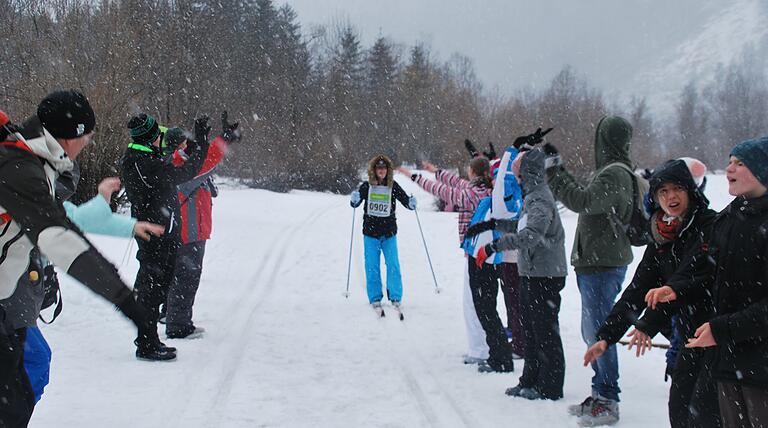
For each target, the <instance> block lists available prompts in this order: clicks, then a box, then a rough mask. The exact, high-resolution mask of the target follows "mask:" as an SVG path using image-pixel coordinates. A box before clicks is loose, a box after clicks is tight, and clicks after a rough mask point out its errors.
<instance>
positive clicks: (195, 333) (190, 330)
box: [165, 325, 205, 339]
mask: <svg viewBox="0 0 768 428" xmlns="http://www.w3.org/2000/svg"><path fill="white" fill-rule="evenodd" d="M203 333H205V329H204V328H202V327H195V326H193V325H192V326H185V327H182V328H179V329H176V328H174V329H168V328H166V330H165V335H166V336H167V337H168V338H169V339H199V338H201V337H203Z"/></svg>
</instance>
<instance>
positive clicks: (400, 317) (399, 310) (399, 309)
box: [392, 303, 405, 321]
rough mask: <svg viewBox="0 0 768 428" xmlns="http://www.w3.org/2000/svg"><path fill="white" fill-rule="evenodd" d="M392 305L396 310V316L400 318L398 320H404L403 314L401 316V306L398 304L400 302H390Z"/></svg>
mask: <svg viewBox="0 0 768 428" xmlns="http://www.w3.org/2000/svg"><path fill="white" fill-rule="evenodd" d="M392 307H394V308H395V310H396V311H397V317H398V318H399V319H400V321H405V316H403V308H402V307H401V306H400V303H394V304H392Z"/></svg>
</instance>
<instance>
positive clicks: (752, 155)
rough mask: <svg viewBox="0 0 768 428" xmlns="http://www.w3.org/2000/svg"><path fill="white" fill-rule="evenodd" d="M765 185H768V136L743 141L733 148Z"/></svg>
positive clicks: (735, 153) (737, 155)
mask: <svg viewBox="0 0 768 428" xmlns="http://www.w3.org/2000/svg"><path fill="white" fill-rule="evenodd" d="M731 156H735V157H736V158H738V159H739V160H740V161H741V162H742V163H744V165H746V166H747V168H749V171H750V172H751V173H752V174H753V175H754V176H755V177H756V178H757V180H758V181H759V182H760V183H761V184H762V185H763V186H766V187H768V136H766V137H761V138H757V139H754V140H747V141H742V142H741V143H739V144H737V145H736V147H734V148H733V150H731Z"/></svg>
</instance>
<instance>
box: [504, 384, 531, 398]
mask: <svg viewBox="0 0 768 428" xmlns="http://www.w3.org/2000/svg"><path fill="white" fill-rule="evenodd" d="M524 389H528V388H525V387H524V386H523V385H520V384H519V383H518V384H517V386H513V387H512V388H507V390H506V391H504V394H506V395H509V396H510V397H520V394H521V393H522V392H523V390H524Z"/></svg>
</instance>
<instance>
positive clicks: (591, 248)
mask: <svg viewBox="0 0 768 428" xmlns="http://www.w3.org/2000/svg"><path fill="white" fill-rule="evenodd" d="M631 139H632V126H631V125H630V124H629V123H628V122H627V121H626V120H625V119H623V118H621V117H617V116H607V117H604V118H603V119H601V120H600V123H599V124H598V125H597V132H596V133H595V164H596V165H595V166H596V171H595V173H594V175H593V176H592V178H591V179H590V180H589V181H588V182H587V183H586V184H582V183H580V182H579V181H577V180H576V179H575V178H574V177H573V176H572V175H571V174H570V173H568V172H567V171H566V170H565V168H563V166H562V160H561V159H560V156H559V155H558V152H557V149H556V148H554V147H553V146H552V145H551V144H546V145H545V147H544V150H545V152H546V153H547V154H548V155H549V157H548V158H547V162H546V165H547V176H548V180H549V186H550V188H551V189H552V193H553V194H554V195H555V197H556V198H557V199H558V200H560V201H561V202H562V203H563V205H565V206H566V207H567V208H568V209H570V210H572V211H575V212H577V213H578V214H579V219H578V225H577V227H576V237H575V239H574V245H573V251H572V253H571V264H572V265H573V267H574V269H575V270H576V277H577V282H578V286H579V291H580V293H581V333H582V337H583V339H584V341H585V342H586V344H587V346H591V345H592V344H593V343H594V342H596V341H597V339H596V337H595V336H596V333H597V330H598V329H599V328H600V324H601V323H602V322H603V321H605V318H606V317H607V316H608V314H609V313H610V311H611V307H612V306H613V304H614V302H615V300H616V296H617V295H618V294H619V292H620V291H621V288H622V284H623V282H624V277H625V275H626V272H627V265H629V264H630V263H631V262H632V249H631V245H630V243H629V239H628V238H627V235H626V233H625V232H624V230H623V228H622V226H621V225H623V224H627V223H628V222H629V218H630V215H631V212H632V207H633V203H634V200H633V186H634V180H635V178H634V174H633V171H632V168H633V165H632V161H631V160H630V156H629V147H630V141H631ZM592 369H593V370H594V372H595V376H594V377H593V378H592V394H591V395H590V396H589V397H587V399H586V400H584V402H583V403H581V404H579V405H576V406H571V408H569V412H570V413H571V414H573V415H576V416H581V417H583V418H586V419H590V421H592V422H595V424H598V423H600V422H603V421H604V422H608V423H615V422H616V421H618V416H619V412H618V401H619V392H621V391H620V389H619V384H618V379H619V367H618V357H617V355H616V348H615V346H613V347H611V348H609V349H608V350H607V351H606V352H605V353H604V354H603V356H602V357H600V358H599V359H597V361H595V362H594V363H592ZM585 422H586V421H585ZM580 423H581V420H580Z"/></svg>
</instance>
